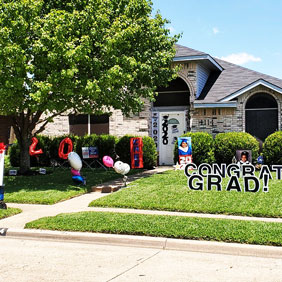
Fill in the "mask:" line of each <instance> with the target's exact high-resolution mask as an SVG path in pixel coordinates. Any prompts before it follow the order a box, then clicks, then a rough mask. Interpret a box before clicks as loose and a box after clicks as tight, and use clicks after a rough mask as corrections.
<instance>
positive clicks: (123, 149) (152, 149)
mask: <svg viewBox="0 0 282 282" xmlns="http://www.w3.org/2000/svg"><path fill="white" fill-rule="evenodd" d="M132 137H138V136H133V135H125V136H123V137H121V138H120V139H119V140H118V141H117V143H116V153H117V155H118V156H119V158H120V160H121V161H122V162H125V163H128V164H131V157H130V138H132ZM142 140H143V163H144V168H148V169H150V168H153V167H154V166H156V164H157V148H156V145H155V142H154V140H153V138H151V137H148V136H142Z"/></svg>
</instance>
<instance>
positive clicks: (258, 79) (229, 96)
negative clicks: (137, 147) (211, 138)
mask: <svg viewBox="0 0 282 282" xmlns="http://www.w3.org/2000/svg"><path fill="white" fill-rule="evenodd" d="M173 65H180V66H181V69H180V71H179V73H178V78H176V79H175V80H173V81H171V82H170V84H169V86H168V87H166V88H164V87H161V88H159V89H158V90H157V92H158V96H157V97H156V100H155V102H153V103H150V102H148V101H146V102H145V106H144V110H143V111H142V112H140V113H139V115H135V116H131V117H129V118H126V117H124V116H123V115H122V113H121V112H120V111H119V110H116V111H114V112H113V114H112V115H111V116H108V115H107V114H104V115H102V116H95V115H77V116H73V115H62V116H60V117H58V118H56V119H55V120H54V123H50V124H49V125H48V126H47V127H46V130H45V131H44V132H43V133H44V134H47V135H61V134H68V133H74V134H78V135H84V134H86V133H97V134H101V133H106V134H112V135H116V136H122V135H124V134H136V135H149V136H152V137H153V138H154V140H155V143H156V145H157V148H158V151H159V164H161V165H162V164H172V163H173V153H172V151H173V147H174V142H175V140H176V139H177V137H178V136H179V135H181V134H183V133H185V132H187V131H192V132H195V131H205V132H209V133H211V134H213V135H216V134H217V133H220V132H230V131H245V132H249V133H250V134H252V135H253V136H255V137H256V138H257V139H259V140H261V141H264V139H265V138H266V137H267V136H268V135H269V134H271V133H273V132H274V131H276V130H281V105H282V95H281V94H282V80H281V79H278V78H275V77H271V76H269V75H265V74H262V73H259V72H255V71H253V70H250V69H247V68H244V67H241V66H238V65H235V64H232V63H229V62H226V61H223V60H220V59H217V58H213V57H212V56H210V55H209V54H207V53H204V52H200V51H197V50H193V49H191V48H188V47H185V46H181V45H176V55H175V57H174V59H173Z"/></svg>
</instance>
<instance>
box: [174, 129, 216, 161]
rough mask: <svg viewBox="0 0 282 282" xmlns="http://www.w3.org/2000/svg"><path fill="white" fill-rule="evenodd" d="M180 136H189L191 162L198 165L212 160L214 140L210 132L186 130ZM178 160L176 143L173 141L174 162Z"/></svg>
mask: <svg viewBox="0 0 282 282" xmlns="http://www.w3.org/2000/svg"><path fill="white" fill-rule="evenodd" d="M181 137H191V140H192V158H193V163H195V164H196V165H199V164H201V163H209V164H211V163H213V162H214V140H213V137H212V135H211V134H208V133H207V132H188V133H185V134H183V135H181ZM178 161H179V159H178V143H177V142H175V145H174V162H175V163H176V162H178Z"/></svg>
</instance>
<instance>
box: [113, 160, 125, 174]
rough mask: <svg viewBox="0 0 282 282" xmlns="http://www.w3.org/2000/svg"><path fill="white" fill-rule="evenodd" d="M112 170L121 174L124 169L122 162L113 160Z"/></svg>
mask: <svg viewBox="0 0 282 282" xmlns="http://www.w3.org/2000/svg"><path fill="white" fill-rule="evenodd" d="M114 170H115V171H116V173H120V174H123V171H124V167H123V162H121V161H117V162H115V164H114Z"/></svg>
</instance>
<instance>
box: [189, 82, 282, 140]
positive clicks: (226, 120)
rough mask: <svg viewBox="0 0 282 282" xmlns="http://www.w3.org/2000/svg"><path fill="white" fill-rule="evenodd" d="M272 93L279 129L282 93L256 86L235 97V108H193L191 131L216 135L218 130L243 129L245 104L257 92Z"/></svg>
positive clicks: (244, 126)
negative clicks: (276, 108) (276, 109)
mask: <svg viewBox="0 0 282 282" xmlns="http://www.w3.org/2000/svg"><path fill="white" fill-rule="evenodd" d="M261 92H264V93H267V94H270V95H272V96H273V97H274V98H275V99H276V101H277V104H278V126H279V130H281V120H282V119H281V114H282V111H281V105H282V95H281V94H280V93H277V92H275V91H273V90H270V89H269V88H267V87H265V86H257V87H255V88H253V89H252V90H249V91H247V92H246V93H244V94H243V95H241V96H239V97H238V98H237V108H215V109H208V108H207V109H193V111H192V112H191V115H192V128H191V131H193V132H195V131H205V132H208V133H211V134H213V135H216V134H217V133H220V132H230V131H245V129H246V124H245V104H246V102H247V100H248V98H250V97H251V96H252V95H254V94H257V93H261Z"/></svg>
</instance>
